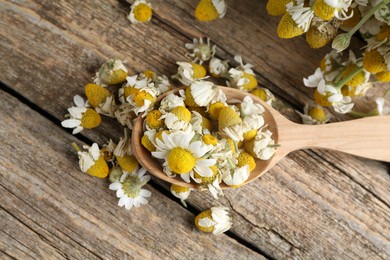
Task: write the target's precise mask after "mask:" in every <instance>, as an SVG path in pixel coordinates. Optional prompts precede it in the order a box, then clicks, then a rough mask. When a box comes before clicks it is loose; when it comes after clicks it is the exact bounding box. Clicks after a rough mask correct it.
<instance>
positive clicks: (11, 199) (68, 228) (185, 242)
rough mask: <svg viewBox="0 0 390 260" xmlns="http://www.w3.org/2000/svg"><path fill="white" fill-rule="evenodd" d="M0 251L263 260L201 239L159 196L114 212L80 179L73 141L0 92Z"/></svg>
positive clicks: (109, 200) (89, 180) (93, 182)
mask: <svg viewBox="0 0 390 260" xmlns="http://www.w3.org/2000/svg"><path fill="white" fill-rule="evenodd" d="M0 98H1V100H2V101H3V103H2V107H1V113H0V120H1V122H2V124H1V126H0V133H1V139H2V145H1V147H0V154H1V155H2V158H3V159H2V160H1V161H0V172H1V173H2V175H1V179H0V189H1V194H2V196H1V197H0V205H1V210H0V212H1V216H3V217H5V220H4V221H1V230H2V232H3V233H2V238H1V249H2V251H4V252H5V253H7V254H8V255H10V256H13V257H17V258H25V257H26V258H28V257H31V258H40V259H49V258H50V259H52V258H53V259H56V258H76V259H82V258H86V259H95V258H105V259H106V258H107V259H108V258H109V259H124V258H128V257H130V258H148V259H150V258H176V259H180V258H183V257H186V258H187V257H188V258H189V259H193V258H224V257H231V258H238V257H240V256H243V255H245V256H246V257H247V258H249V259H259V258H260V259H262V258H263V257H262V256H261V255H259V254H258V253H256V252H254V251H252V250H250V249H248V248H247V247H245V246H243V245H241V244H239V243H238V242H237V241H235V240H234V239H232V238H230V237H228V236H226V235H220V236H212V235H208V234H202V233H201V232H199V231H198V230H197V229H196V228H195V226H194V225H193V224H192V222H193V220H194V215H193V214H192V213H190V212H189V211H187V210H185V209H184V208H182V207H181V206H180V204H177V203H175V202H173V201H171V200H170V199H169V198H167V197H165V196H164V195H162V194H161V193H159V192H158V191H157V190H155V189H153V188H151V187H148V189H150V190H151V191H152V193H153V195H152V198H151V199H150V204H148V205H146V206H144V207H141V208H139V209H136V210H132V211H130V212H129V211H126V210H125V209H123V208H119V207H117V206H116V204H117V199H116V198H115V194H114V192H112V191H109V190H108V183H107V180H100V179H97V178H93V177H90V176H88V175H87V174H83V173H81V172H80V171H79V169H78V166H77V164H76V163H75V161H76V160H77V159H76V156H75V153H74V151H72V150H71V148H70V146H69V145H68V144H69V143H70V142H72V141H75V138H74V137H72V136H70V135H69V134H67V133H66V132H64V131H62V130H61V128H60V127H59V126H56V125H55V124H53V123H52V122H50V121H48V120H47V119H45V118H43V117H42V116H40V115H39V114H37V113H36V112H34V111H32V110H31V109H29V108H28V107H26V106H25V105H23V104H21V103H20V102H18V100H16V99H15V98H13V97H12V96H10V95H8V94H5V93H4V92H0ZM2 219H3V218H2Z"/></svg>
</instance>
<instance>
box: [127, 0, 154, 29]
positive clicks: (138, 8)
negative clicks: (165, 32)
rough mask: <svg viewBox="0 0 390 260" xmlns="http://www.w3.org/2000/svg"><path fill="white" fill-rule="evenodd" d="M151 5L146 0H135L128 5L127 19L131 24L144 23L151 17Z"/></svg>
mask: <svg viewBox="0 0 390 260" xmlns="http://www.w3.org/2000/svg"><path fill="white" fill-rule="evenodd" d="M152 14H153V10H152V5H151V4H150V3H149V2H148V1H146V0H135V1H134V2H133V4H132V5H131V7H130V13H129V15H128V16H127V19H129V20H130V22H131V23H132V24H137V23H144V22H148V21H150V19H151V18H152Z"/></svg>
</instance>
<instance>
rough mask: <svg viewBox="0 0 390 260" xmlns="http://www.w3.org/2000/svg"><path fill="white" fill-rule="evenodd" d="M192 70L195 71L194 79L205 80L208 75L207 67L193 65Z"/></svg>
mask: <svg viewBox="0 0 390 260" xmlns="http://www.w3.org/2000/svg"><path fill="white" fill-rule="evenodd" d="M192 70H193V71H194V74H193V75H192V77H193V78H194V79H201V78H204V77H205V76H206V74H207V72H206V69H205V67H203V66H202V65H200V64H196V63H192Z"/></svg>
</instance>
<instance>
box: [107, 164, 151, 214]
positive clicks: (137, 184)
mask: <svg viewBox="0 0 390 260" xmlns="http://www.w3.org/2000/svg"><path fill="white" fill-rule="evenodd" d="M145 173H146V170H145V169H144V168H141V169H140V170H138V169H135V170H134V171H133V172H131V173H128V172H124V173H123V174H122V176H121V178H120V180H119V181H116V182H113V183H111V184H110V186H109V189H110V190H113V191H116V196H117V197H118V198H119V201H118V206H119V207H125V208H126V209H127V210H130V209H131V208H132V207H136V208H138V207H139V206H141V204H147V203H148V201H147V198H149V197H150V196H151V194H152V193H151V192H150V191H148V190H146V189H142V187H143V186H144V185H145V184H146V183H147V182H148V181H149V180H150V176H149V175H145Z"/></svg>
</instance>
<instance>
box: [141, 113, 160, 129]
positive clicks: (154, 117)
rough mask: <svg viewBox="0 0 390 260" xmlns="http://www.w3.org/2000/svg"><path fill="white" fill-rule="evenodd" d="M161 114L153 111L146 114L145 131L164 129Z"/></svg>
mask: <svg viewBox="0 0 390 260" xmlns="http://www.w3.org/2000/svg"><path fill="white" fill-rule="evenodd" d="M162 115H163V114H162V113H161V111H160V110H158V109H155V110H152V111H150V112H149V113H148V115H147V116H146V118H145V122H146V128H147V129H149V130H150V129H155V130H159V129H160V128H163V127H164V120H162V118H161V117H162Z"/></svg>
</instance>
